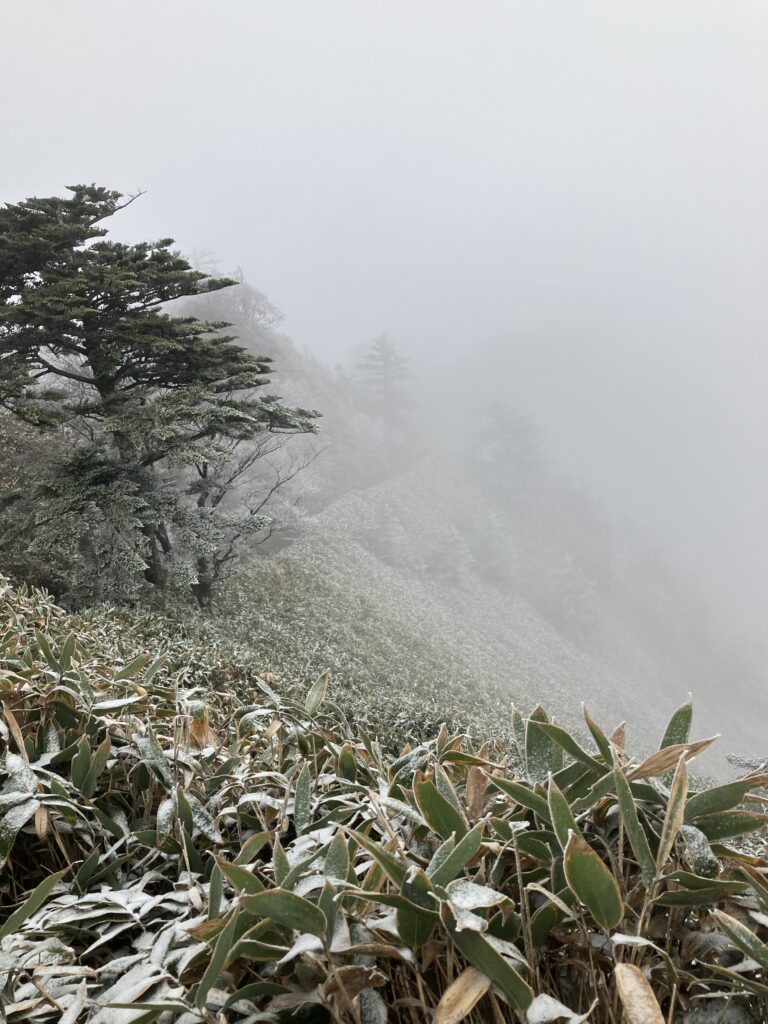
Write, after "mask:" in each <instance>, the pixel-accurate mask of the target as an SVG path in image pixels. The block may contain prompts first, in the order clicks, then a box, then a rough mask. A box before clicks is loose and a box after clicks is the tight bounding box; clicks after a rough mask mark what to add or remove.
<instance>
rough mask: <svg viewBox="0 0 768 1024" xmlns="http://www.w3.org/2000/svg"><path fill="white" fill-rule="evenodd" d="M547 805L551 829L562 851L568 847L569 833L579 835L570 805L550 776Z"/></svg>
mask: <svg viewBox="0 0 768 1024" xmlns="http://www.w3.org/2000/svg"><path fill="white" fill-rule="evenodd" d="M547 803H548V804H549V816H550V818H551V819H552V828H553V829H554V830H555V835H556V836H557V841H558V842H559V843H560V846H561V847H562V849H563V850H564V849H565V848H566V846H567V845H568V836H569V834H570V833H571V832H575V833H576V834H577V835H581V831H580V829H579V827H578V825H577V824H576V819H575V818H574V816H573V812H572V811H571V807H570V804H569V803H568V801H567V800H566V799H565V797H564V796H563V794H562V792H561V791H560V789H559V788H558V786H557V783H556V782H555V780H554V779H553V778H552V777H551V776H550V779H549V791H548V793H547Z"/></svg>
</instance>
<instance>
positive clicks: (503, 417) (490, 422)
mask: <svg viewBox="0 0 768 1024" xmlns="http://www.w3.org/2000/svg"><path fill="white" fill-rule="evenodd" d="M205 303H206V304H205V306H204V309H203V312H204V313H205V315H207V316H214V315H215V316H218V317H224V318H225V319H227V320H230V321H232V322H233V323H234V325H235V328H236V330H237V332H238V335H239V336H240V338H241V340H242V342H243V343H244V344H246V345H247V346H248V347H249V348H250V349H251V350H252V351H254V352H256V351H258V352H259V353H264V354H267V355H269V356H270V357H272V358H273V359H274V365H275V371H276V372H275V374H274V377H273V380H272V388H273V389H274V390H275V391H276V392H277V393H279V394H280V395H281V396H282V397H284V398H286V399H288V400H289V401H291V402H297V403H301V404H305V405H310V406H313V407H319V408H321V409H322V410H323V418H322V420H321V431H320V434H319V435H318V437H316V438H311V439H310V440H309V441H307V440H306V439H303V440H300V441H299V444H298V447H299V449H302V448H304V450H312V452H313V453H314V454H317V457H316V458H314V459H313V461H311V463H309V464H308V466H307V468H305V469H304V470H303V472H302V473H301V474H300V475H299V476H297V477H296V479H295V480H293V481H291V483H290V486H289V487H287V488H286V489H285V490H284V491H283V492H281V496H280V501H281V503H282V504H281V505H279V506H276V512H277V514H278V517H280V516H282V517H283V518H282V520H281V521H280V522H278V523H276V528H275V530H274V531H273V533H272V534H271V536H270V537H269V538H265V540H264V543H263V544H259V545H258V546H256V547H254V548H253V550H252V554H251V557H250V558H249V561H248V565H247V568H245V569H244V570H243V571H241V572H240V573H238V575H237V577H236V578H235V579H234V580H233V582H232V585H231V587H230V590H229V593H228V595H227V597H226V599H225V603H226V608H227V611H226V614H225V617H224V618H225V621H226V628H227V629H228V630H234V631H235V632H236V633H237V634H238V638H239V639H240V640H244V641H246V642H247V643H248V644H249V645H250V646H252V647H253V650H254V653H255V654H256V655H257V656H258V658H259V659H260V660H261V661H263V662H264V663H265V664H268V665H269V666H270V667H271V668H272V670H273V671H275V672H277V673H280V674H283V675H285V676H286V678H291V679H304V680H306V681H311V680H312V679H314V678H315V677H316V676H317V675H318V674H319V673H320V672H322V671H323V670H324V669H326V668H330V669H331V671H332V674H333V678H334V680H335V683H334V685H335V686H336V688H337V689H338V690H339V691H342V690H343V692H344V694H345V697H347V698H350V699H351V700H352V701H353V703H354V704H355V706H357V707H359V709H360V712H361V713H362V714H364V713H367V712H368V711H369V710H370V708H371V707H375V709H376V710H375V712H374V714H378V715H381V714H382V713H384V712H383V711H382V709H383V708H386V709H387V710H386V716H387V719H388V720H389V721H390V722H391V723H393V727H395V726H396V723H397V722H398V721H399V722H401V723H405V722H414V721H416V720H418V719H419V717H421V718H423V719H424V721H425V723H433V722H435V721H439V720H440V719H441V717H455V719H456V721H458V722H461V723H464V724H465V725H468V726H470V727H471V728H473V729H475V730H476V731H478V732H481V733H482V732H484V731H487V730H489V729H492V730H494V731H495V732H496V733H497V734H504V733H506V732H507V730H508V729H509V728H510V716H511V707H512V704H513V703H515V704H517V705H518V706H521V707H523V708H525V709H530V708H532V707H533V706H534V705H535V704H537V703H546V704H547V706H548V707H549V708H551V709H552V710H553V711H555V713H557V714H558V715H559V716H560V717H561V718H562V719H563V720H565V721H569V722H575V721H576V720H577V719H579V718H580V714H581V711H580V705H581V702H582V701H584V702H585V703H586V704H587V705H588V706H589V707H590V708H593V709H594V710H595V712H596V713H597V712H598V711H599V713H600V715H601V716H604V717H606V718H607V719H613V720H615V722H618V721H620V720H623V719H630V720H632V721H633V723H635V728H636V729H637V728H640V729H641V730H643V733H644V735H642V736H639V737H636V740H637V741H638V742H640V743H643V744H651V743H652V742H654V741H655V740H657V739H658V735H659V734H660V730H662V729H663V724H664V721H665V720H666V718H667V717H668V715H669V713H670V711H671V709H672V708H673V707H675V706H677V705H679V704H680V703H682V702H683V701H685V700H686V699H687V696H688V693H689V692H692V693H693V696H694V702H695V707H696V714H697V719H698V722H699V726H700V727H701V728H702V729H703V730H705V731H708V732H715V731H724V732H726V733H727V736H728V743H729V744H730V747H732V748H733V749H738V750H740V751H744V752H750V753H755V754H759V753H761V752H762V737H761V735H760V730H759V729H758V728H757V726H755V727H754V728H753V727H752V726H751V724H750V723H745V722H744V721H743V716H740V715H736V714H735V713H734V714H733V716H731V715H730V712H729V711H728V709H727V707H725V708H724V707H723V704H724V703H725V702H724V701H723V695H724V693H725V692H726V690H728V691H729V692H735V690H739V689H740V692H741V693H742V694H743V695H744V697H745V699H754V697H752V698H750V696H749V694H750V682H751V681H750V679H749V678H748V677H747V676H745V674H744V668H743V666H741V665H739V664H738V663H737V661H736V660H735V659H734V658H733V655H732V652H731V651H729V650H728V647H727V642H726V638H725V636H724V635H723V634H722V633H720V632H718V625H717V623H716V622H713V621H712V620H711V618H710V617H708V615H707V612H706V610H705V609H704V607H703V606H702V605H701V604H700V603H699V602H698V601H697V599H696V596H695V593H694V592H693V590H692V588H691V587H690V585H686V583H685V581H684V580H681V579H680V578H678V577H677V576H676V575H675V574H674V573H673V572H672V570H671V569H670V567H669V566H668V565H667V564H666V563H665V562H664V560H663V558H662V557H661V556H660V555H659V554H658V552H657V551H655V550H654V549H653V548H652V547H651V546H650V545H648V543H647V542H646V541H644V540H643V539H642V537H641V535H640V533H639V531H638V530H637V529H634V528H633V527H632V526H631V525H630V524H627V523H620V522H615V521H612V520H611V518H610V517H609V516H608V515H607V514H606V513H605V511H604V510H602V509H601V508H600V507H599V506H598V505H597V504H596V503H595V501H594V500H593V499H592V498H591V496H590V495H589V494H588V493H586V492H585V491H584V489H583V488H581V487H579V486H577V485H576V484H575V483H573V482H572V481H571V480H570V479H569V478H568V476H567V474H566V473H565V472H564V471H563V470H562V469H560V468H558V467H553V466H551V465H549V463H548V458H547V453H546V452H545V451H544V450H543V446H542V443H541V441H540V432H539V429H538V426H537V425H536V424H535V423H533V422H532V421H531V420H530V419H528V418H526V417H525V416H523V415H521V414H520V413H519V412H518V411H517V410H515V409H514V408H511V407H510V406H508V405H504V404H503V403H499V402H491V401H490V400H487V401H486V400H484V397H483V395H482V394H481V395H479V396H470V395H469V394H467V395H466V396H465V398H464V401H463V403H461V404H457V403H456V401H455V396H452V397H451V400H450V401H448V400H447V399H444V400H443V401H442V402H441V399H440V394H439V390H438V389H437V388H436V387H435V385H434V382H432V383H430V382H429V381H425V380H424V379H423V377H422V378H420V379H412V380H409V381H407V382H404V383H403V384H402V386H401V387H400V388H399V390H398V391H397V394H396V396H395V399H394V400H393V403H392V404H393V408H387V409H383V410H382V409H377V408H376V407H375V403H374V402H373V401H372V395H371V391H370V388H369V387H368V386H367V384H366V382H365V381H364V380H363V379H361V374H360V369H359V364H357V365H355V364H351V365H348V366H344V367H342V366H338V367H336V368H334V369H332V370H331V369H329V368H327V367H324V366H323V365H322V364H320V363H319V362H318V361H317V360H315V359H314V358H313V357H312V356H311V355H310V354H307V353H301V352H299V351H298V350H297V349H296V347H295V346H294V345H293V344H292V342H291V341H290V339H289V338H287V337H285V336H283V335H281V334H279V333H278V332H277V329H276V328H277V313H276V311H275V310H274V309H273V308H272V307H271V306H270V305H269V303H268V302H267V300H266V299H265V297H264V296H263V295H261V294H260V293H259V292H258V291H257V290H256V289H254V288H252V287H250V286H249V285H247V284H246V283H245V282H243V284H242V285H241V287H240V288H239V289H235V290H234V291H233V292H231V293H230V294H229V295H227V294H223V295H219V296H217V297H216V298H215V300H213V301H212V300H211V299H207V300H205ZM197 305H199V304H197ZM361 351H365V347H364V346H361ZM430 387H431V390H430ZM425 410H427V411H426V412H425ZM294 457H295V456H294ZM752 692H753V694H754V691H752ZM373 695H375V697H374V696H373Z"/></svg>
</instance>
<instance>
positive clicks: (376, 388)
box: [357, 334, 411, 420]
mask: <svg viewBox="0 0 768 1024" xmlns="http://www.w3.org/2000/svg"><path fill="white" fill-rule="evenodd" d="M357 369H358V371H359V374H360V377H361V379H362V380H363V381H364V383H365V384H366V385H367V386H368V388H369V390H370V408H371V410H372V411H373V412H374V413H375V414H376V415H378V416H380V417H381V418H382V419H385V420H391V419H394V418H395V417H396V416H397V415H398V413H400V412H401V411H402V408H403V405H405V404H407V396H406V393H405V388H404V387H403V384H404V382H405V381H407V380H410V378H411V374H410V372H409V370H408V360H407V359H406V358H404V357H403V356H401V355H400V354H399V353H398V351H397V349H396V348H395V345H394V344H393V342H391V341H390V340H389V338H387V337H386V335H384V334H382V335H381V337H379V338H376V339H375V341H373V342H371V345H370V346H369V348H368V352H367V353H366V355H365V358H364V359H362V360H361V361H360V362H359V363H358V365H357Z"/></svg>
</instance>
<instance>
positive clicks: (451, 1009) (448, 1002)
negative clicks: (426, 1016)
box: [432, 967, 491, 1024]
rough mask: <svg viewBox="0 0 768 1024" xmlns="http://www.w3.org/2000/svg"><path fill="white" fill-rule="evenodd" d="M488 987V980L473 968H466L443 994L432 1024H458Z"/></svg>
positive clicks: (489, 984)
mask: <svg viewBox="0 0 768 1024" xmlns="http://www.w3.org/2000/svg"><path fill="white" fill-rule="evenodd" d="M490 987H491V979H490V978H488V977H486V975H485V974H482V973H481V972H480V971H478V970H477V969H476V968H475V967H467V968H466V969H465V970H463V971H462V972H461V974H460V975H459V976H458V978H456V980H455V981H453V982H452V983H451V984H450V985H449V986H448V988H447V989H446V990H445V992H443V995H442V998H441V999H440V1002H439V1003H438V1004H437V1009H436V1010H435V1016H434V1017H433V1018H432V1024H459V1022H460V1021H462V1020H464V1018H465V1017H466V1016H467V1015H468V1014H469V1013H471V1012H472V1010H473V1008H474V1007H475V1006H476V1005H477V1003H478V1002H479V1001H480V1000H481V999H482V998H483V996H484V995H485V993H486V992H487V991H488V989H489V988H490Z"/></svg>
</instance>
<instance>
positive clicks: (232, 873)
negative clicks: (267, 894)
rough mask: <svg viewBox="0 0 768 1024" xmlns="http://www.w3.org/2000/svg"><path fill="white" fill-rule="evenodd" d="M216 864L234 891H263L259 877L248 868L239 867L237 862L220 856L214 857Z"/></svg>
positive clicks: (250, 892) (251, 892)
mask: <svg viewBox="0 0 768 1024" xmlns="http://www.w3.org/2000/svg"><path fill="white" fill-rule="evenodd" d="M216 865H217V867H218V869H219V871H220V872H221V873H222V875H223V876H224V877H225V878H226V880H227V881H228V882H229V883H230V885H232V887H233V888H234V889H235V891H236V892H238V893H241V892H244V893H248V894H253V893H257V892H263V891H264V884H263V882H262V881H261V879H260V878H259V877H258V876H257V875H254V873H253V872H252V871H249V869H248V868H244V867H241V866H240V865H239V864H230V863H229V861H226V860H224V859H223V858H222V857H217V858H216Z"/></svg>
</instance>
